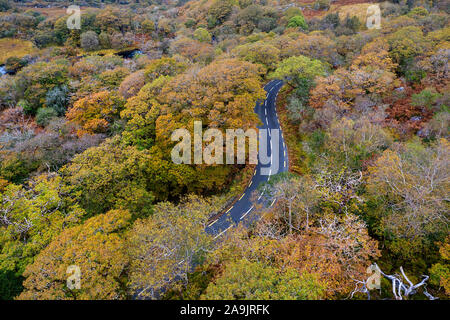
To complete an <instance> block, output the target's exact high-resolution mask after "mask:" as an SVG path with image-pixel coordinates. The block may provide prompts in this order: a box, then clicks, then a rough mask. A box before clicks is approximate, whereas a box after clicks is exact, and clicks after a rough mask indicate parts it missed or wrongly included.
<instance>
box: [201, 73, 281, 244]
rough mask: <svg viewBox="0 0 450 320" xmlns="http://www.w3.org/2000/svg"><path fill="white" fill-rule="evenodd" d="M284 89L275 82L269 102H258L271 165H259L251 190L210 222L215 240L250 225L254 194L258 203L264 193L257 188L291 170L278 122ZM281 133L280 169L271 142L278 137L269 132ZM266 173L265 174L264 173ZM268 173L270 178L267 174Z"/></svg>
mask: <svg viewBox="0 0 450 320" xmlns="http://www.w3.org/2000/svg"><path fill="white" fill-rule="evenodd" d="M282 86H283V81H281V80H273V81H271V82H269V83H268V84H267V85H266V86H265V87H264V90H265V91H266V92H267V94H266V99H265V100H264V101H263V102H258V103H257V104H256V107H255V113H256V114H258V116H259V118H260V119H261V122H262V123H263V125H262V126H259V127H258V128H259V129H269V135H268V139H269V140H268V144H267V156H268V157H270V163H268V164H262V163H261V162H260V161H259V163H258V164H257V166H256V169H255V172H254V175H253V177H252V180H251V181H250V183H249V185H248V187H247V188H246V189H245V192H244V194H242V196H241V197H240V198H239V200H238V201H236V202H235V203H234V205H233V206H232V207H231V208H229V209H228V210H227V211H226V212H225V213H224V214H223V215H221V216H220V217H219V218H217V219H216V220H213V221H211V222H210V224H209V225H208V227H207V228H206V231H207V232H208V233H210V234H215V235H216V236H215V237H216V238H219V237H220V236H222V235H223V234H224V233H225V232H227V230H228V229H230V228H232V227H233V226H235V225H236V224H238V223H239V222H240V221H244V222H249V217H250V216H249V214H250V213H251V212H252V210H253V208H254V207H253V203H252V201H251V197H252V194H253V193H254V192H259V195H258V201H263V199H264V198H262V191H258V186H259V185H260V184H261V183H264V182H267V181H268V180H270V177H271V175H273V174H276V173H280V172H284V171H287V170H288V165H289V162H288V154H287V149H286V144H285V143H284V137H283V133H282V131H281V127H280V122H279V121H278V115H277V110H276V99H277V96H278V92H279V91H280V89H281V87H282ZM273 129H278V130H279V135H278V139H279V141H278V142H279V144H278V152H279V156H278V161H279V163H278V166H277V165H272V164H273V161H276V160H277V159H276V157H273V154H272V149H274V151H275V152H276V149H277V148H276V147H275V148H273V145H274V143H275V141H272V139H276V134H274V133H270V132H271V131H270V130H273ZM277 167H278V172H273V173H272V171H271V168H277ZM262 170H263V171H262ZM264 171H265V172H268V174H267V173H266V174H264ZM274 203H275V199H274V200H273V201H272V202H271V203H266V206H269V207H270V206H273V204H274Z"/></svg>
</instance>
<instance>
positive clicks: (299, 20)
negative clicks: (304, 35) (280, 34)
mask: <svg viewBox="0 0 450 320" xmlns="http://www.w3.org/2000/svg"><path fill="white" fill-rule="evenodd" d="M287 27H288V28H301V29H302V30H308V24H307V23H306V21H305V17H304V16H303V15H302V14H299V15H296V16H293V17H292V18H290V19H289V22H288V24H287Z"/></svg>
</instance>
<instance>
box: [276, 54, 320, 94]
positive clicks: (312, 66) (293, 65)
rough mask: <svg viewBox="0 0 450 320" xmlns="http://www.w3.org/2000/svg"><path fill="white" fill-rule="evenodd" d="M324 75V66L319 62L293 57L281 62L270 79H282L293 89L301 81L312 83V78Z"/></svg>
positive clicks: (303, 57)
mask: <svg viewBox="0 0 450 320" xmlns="http://www.w3.org/2000/svg"><path fill="white" fill-rule="evenodd" d="M325 74H326V68H325V65H324V64H323V63H322V62H320V61H319V60H315V59H310V58H308V57H305V56H294V57H290V58H287V59H285V60H283V61H281V62H280V63H279V64H278V67H277V69H276V70H275V71H274V72H273V73H272V74H271V75H270V78H272V79H283V80H286V81H288V83H289V84H290V85H292V86H293V87H297V86H298V84H299V83H300V82H301V81H302V79H307V80H309V81H312V80H314V78H316V77H318V76H324V75H325Z"/></svg>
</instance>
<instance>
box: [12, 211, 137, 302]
mask: <svg viewBox="0 0 450 320" xmlns="http://www.w3.org/2000/svg"><path fill="white" fill-rule="evenodd" d="M130 220H131V214H130V213H129V212H128V211H123V210H113V211H109V212H107V213H105V214H100V215H98V216H96V217H93V218H90V219H88V220H86V222H84V223H83V224H81V225H78V226H75V227H72V228H69V229H67V230H65V231H63V232H62V233H61V234H60V235H59V236H57V237H56V238H55V239H54V240H53V241H52V242H51V243H50V244H49V245H48V247H47V248H45V249H44V250H43V251H42V252H41V253H40V254H39V255H38V256H37V257H36V259H35V261H34V262H33V264H31V265H30V266H28V267H27V269H26V270H25V272H24V276H25V277H26V279H25V281H24V287H25V290H24V292H22V293H21V294H20V296H19V297H18V299H19V300H22V299H23V300H60V299H62V300H68V299H70V300H71V299H74V300H101V299H108V300H111V299H123V298H125V297H126V291H125V283H124V281H123V277H124V275H125V271H126V268H127V266H128V257H127V253H126V249H125V242H124V240H123V237H122V235H121V233H122V231H123V230H124V229H125V228H126V227H127V226H128V224H129V223H130ZM69 266H76V267H77V268H79V271H80V276H81V279H80V280H81V281H80V288H79V289H78V288H69V287H68V286H67V278H68V276H69V275H68V274H67V270H68V267H69Z"/></svg>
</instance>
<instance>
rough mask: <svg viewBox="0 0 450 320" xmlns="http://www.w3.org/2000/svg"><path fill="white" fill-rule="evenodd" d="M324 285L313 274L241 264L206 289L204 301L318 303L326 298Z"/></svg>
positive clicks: (229, 266) (233, 264) (232, 264)
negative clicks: (293, 301)
mask: <svg viewBox="0 0 450 320" xmlns="http://www.w3.org/2000/svg"><path fill="white" fill-rule="evenodd" d="M324 293H325V285H324V284H323V283H321V282H320V281H319V280H318V278H317V277H316V276H315V275H314V274H307V273H305V274H301V275H300V274H299V273H298V272H296V271H295V270H294V269H292V268H289V267H288V268H286V269H284V270H283V271H281V270H279V269H277V268H274V267H270V266H268V265H266V264H265V263H264V262H250V261H247V260H238V261H236V262H230V263H227V264H226V265H225V271H224V272H223V273H222V274H221V275H220V276H219V277H218V278H217V279H215V280H214V282H213V283H211V284H210V285H209V286H208V288H207V289H206V292H205V294H204V295H203V296H202V299H214V300H317V299H320V298H323V297H324Z"/></svg>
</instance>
